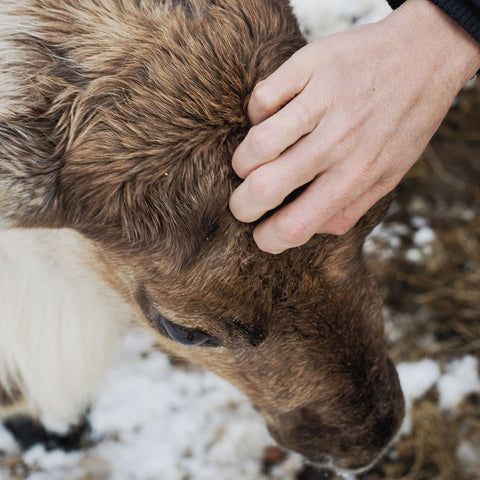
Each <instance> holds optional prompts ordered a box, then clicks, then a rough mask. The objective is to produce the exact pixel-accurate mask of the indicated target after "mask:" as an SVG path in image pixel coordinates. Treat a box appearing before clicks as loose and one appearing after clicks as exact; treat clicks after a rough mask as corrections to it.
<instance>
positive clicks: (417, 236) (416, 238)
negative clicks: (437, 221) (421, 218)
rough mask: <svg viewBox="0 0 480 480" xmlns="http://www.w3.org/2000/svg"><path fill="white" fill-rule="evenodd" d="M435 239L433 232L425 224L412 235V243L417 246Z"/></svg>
mask: <svg viewBox="0 0 480 480" xmlns="http://www.w3.org/2000/svg"><path fill="white" fill-rule="evenodd" d="M433 240H435V232H434V231H433V230H432V229H431V228H430V227H427V226H423V227H421V228H419V229H418V230H417V231H416V232H415V233H414V235H413V243H414V244H415V245H418V246H419V247H424V246H426V245H429V244H430V243H432V242H433Z"/></svg>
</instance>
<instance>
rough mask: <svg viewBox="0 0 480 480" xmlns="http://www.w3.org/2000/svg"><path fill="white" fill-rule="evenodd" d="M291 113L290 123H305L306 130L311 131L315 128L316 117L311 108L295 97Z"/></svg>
mask: <svg viewBox="0 0 480 480" xmlns="http://www.w3.org/2000/svg"><path fill="white" fill-rule="evenodd" d="M291 114H292V116H293V117H294V118H292V123H294V124H300V125H305V126H306V129H307V130H308V131H311V130H313V129H314V128H315V125H316V119H315V115H314V112H313V111H312V108H311V107H309V106H308V105H306V104H305V103H304V102H303V101H301V100H299V99H296V100H295V102H294V104H293V106H292V111H291Z"/></svg>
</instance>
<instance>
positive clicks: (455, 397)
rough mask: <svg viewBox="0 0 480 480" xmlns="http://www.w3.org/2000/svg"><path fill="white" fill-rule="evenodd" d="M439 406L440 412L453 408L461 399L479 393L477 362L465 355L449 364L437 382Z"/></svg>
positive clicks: (479, 381) (479, 383)
mask: <svg viewBox="0 0 480 480" xmlns="http://www.w3.org/2000/svg"><path fill="white" fill-rule="evenodd" d="M438 392H439V394H440V399H439V402H438V403H439V406H440V408H441V409H442V410H451V409H453V408H455V407H456V406H457V405H458V404H459V403H460V402H461V401H462V399H463V398H464V397H465V396H466V395H468V394H470V393H473V392H480V378H479V375H478V360H477V359H476V358H475V357H474V356H472V355H467V356H465V357H463V358H460V359H458V360H455V361H453V362H451V363H449V364H448V365H447V367H446V373H445V374H444V375H443V376H442V378H441V379H440V380H439V382H438Z"/></svg>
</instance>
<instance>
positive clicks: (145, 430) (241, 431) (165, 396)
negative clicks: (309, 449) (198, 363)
mask: <svg viewBox="0 0 480 480" xmlns="http://www.w3.org/2000/svg"><path fill="white" fill-rule="evenodd" d="M152 342H153V338H152V337H150V336H148V335H147V334H145V333H143V332H139V331H132V332H130V334H129V335H128V336H127V338H126V342H125V351H124V354H123V358H122V360H121V361H120V362H119V364H118V365H117V366H116V367H115V368H113V369H112V371H111V372H110V374H109V375H108V378H107V379H106V382H105V384H104V386H103V388H102V390H101V392H100V394H99V397H98V400H97V401H96V403H95V404H94V405H93V408H92V411H91V413H90V423H91V425H92V429H93V432H94V433H93V437H94V441H95V444H94V445H92V446H90V447H88V448H85V449H82V450H79V451H74V452H70V453H65V452H63V451H60V450H53V451H50V452H46V451H45V449H44V447H41V446H36V447H33V448H32V449H30V450H29V451H28V452H26V453H25V454H24V455H23V459H22V462H21V464H19V470H18V474H19V476H18V477H16V476H15V475H13V474H12V473H7V470H6V469H3V474H0V479H2V480H10V479H13V478H26V479H27V480H86V479H89V480H100V479H105V480H106V479H108V480H185V479H192V480H214V479H235V480H262V479H265V480H266V479H267V478H268V479H270V480H289V479H294V478H296V475H297V474H298V472H300V470H301V468H302V461H301V459H300V457H299V456H297V455H293V454H291V455H289V456H288V458H287V460H286V461H284V462H283V463H281V464H280V465H278V466H276V467H275V468H273V469H272V470H271V471H269V472H268V474H267V473H265V472H262V464H263V458H262V456H263V451H264V449H265V448H266V447H268V446H270V445H272V444H273V441H272V440H271V438H270V437H269V435H268V433H267V431H266V429H265V427H264V425H263V421H262V419H261V417H260V416H259V415H258V414H256V413H255V412H254V411H253V409H252V408H251V407H250V404H249V402H248V400H247V399H246V398H245V397H244V396H243V395H242V394H241V393H240V392H238V391H237V390H236V389H235V388H234V387H232V386H231V385H230V384H228V383H227V382H225V381H224V380H221V379H220V378H218V377H216V376H215V375H213V374H211V373H210V372H205V371H195V370H193V371H192V370H183V369H179V368H176V367H172V366H171V365H170V362H169V360H168V358H167V356H166V355H164V354H162V353H160V352H158V351H156V350H155V349H154V348H153V343H152ZM398 371H399V374H400V378H401V383H402V388H403V390H404V392H405V396H406V401H407V406H408V407H411V405H412V404H413V401H414V400H416V399H418V398H420V397H422V395H424V394H425V393H426V392H427V391H429V390H430V389H431V388H432V387H436V388H437V390H438V393H439V405H440V407H441V408H442V409H446V410H448V409H453V408H455V407H456V405H458V403H459V402H460V401H461V400H462V399H463V398H464V396H465V395H467V394H469V393H471V392H475V391H477V392H480V379H479V376H478V373H477V372H478V364H477V360H476V358H474V357H472V356H470V355H467V356H464V357H463V358H460V359H458V360H455V361H453V362H451V363H450V364H449V365H447V366H446V368H445V370H444V371H442V370H441V368H440V367H439V365H438V364H437V363H436V362H434V361H432V360H428V359H425V360H422V361H419V362H415V363H402V364H400V365H399V366H398ZM403 432H404V434H409V433H410V432H411V419H410V415H407V418H406V421H405V424H404V427H403ZM0 450H3V451H4V452H5V453H6V454H7V455H8V456H10V457H11V458H15V455H17V454H18V453H19V452H18V449H17V447H16V445H15V442H14V441H13V440H12V438H11V437H10V436H9V434H8V433H7V432H6V431H5V430H2V429H0ZM13 471H15V469H13ZM0 472H1V471H0Z"/></svg>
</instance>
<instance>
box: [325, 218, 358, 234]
mask: <svg viewBox="0 0 480 480" xmlns="http://www.w3.org/2000/svg"><path fill="white" fill-rule="evenodd" d="M355 223H356V222H355V221H352V219H347V218H341V219H338V218H337V219H334V220H333V221H332V222H329V223H328V224H327V225H326V226H325V228H324V233H329V234H331V235H337V236H341V235H345V234H347V233H348V232H349V231H350V230H351V229H352V228H353V226H354V225H355Z"/></svg>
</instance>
